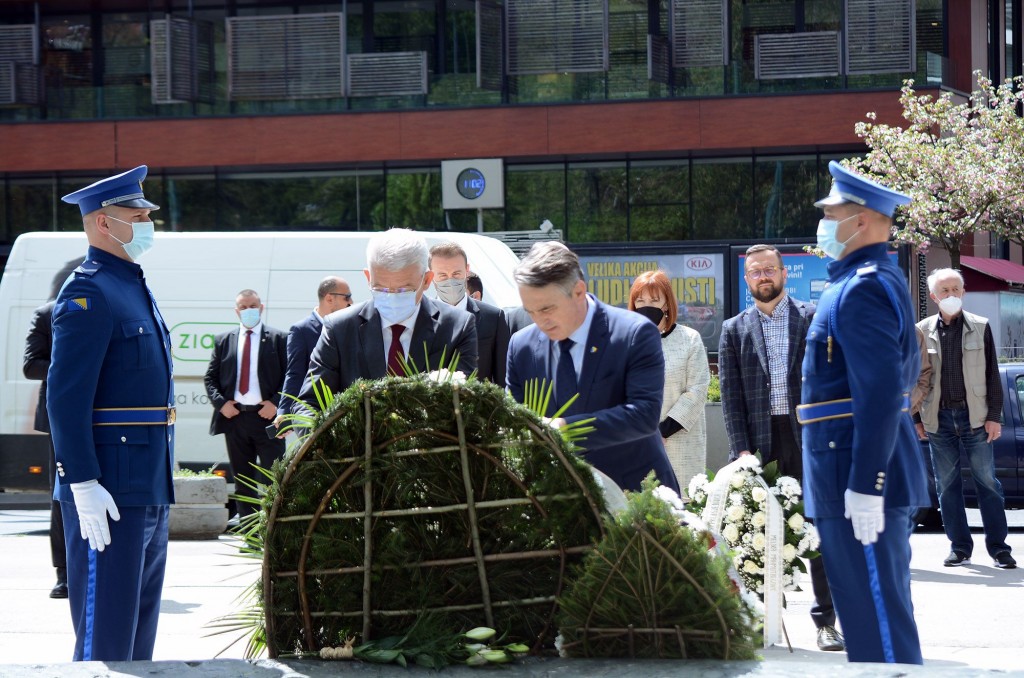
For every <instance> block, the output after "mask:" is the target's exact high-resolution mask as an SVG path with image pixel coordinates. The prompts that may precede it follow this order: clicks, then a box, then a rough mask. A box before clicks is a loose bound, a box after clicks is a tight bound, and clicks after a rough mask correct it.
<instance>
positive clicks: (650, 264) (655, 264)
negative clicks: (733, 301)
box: [580, 253, 725, 352]
mask: <svg viewBox="0 0 1024 678" xmlns="http://www.w3.org/2000/svg"><path fill="white" fill-rule="evenodd" d="M580 263H581V264H582V265H583V273H584V274H585V276H586V279H587V287H588V289H589V291H590V293H591V294H593V295H594V296H595V297H597V298H598V299H600V300H601V301H603V302H605V303H607V304H611V305H612V306H618V307H620V308H626V306H627V305H628V303H629V289H630V287H632V285H633V281H634V280H635V279H636V277H637V276H638V275H640V274H641V273H643V272H645V271H654V270H657V269H659V268H660V269H661V270H663V271H665V273H666V274H667V275H668V277H669V279H670V280H671V281H672V289H673V292H674V293H675V295H676V300H677V301H678V303H679V319H678V321H677V322H679V323H680V324H682V325H686V326H688V327H692V328H693V329H695V330H697V332H699V333H700V335H701V337H703V339H704V345H705V346H706V347H707V349H708V351H711V352H717V351H718V337H719V334H720V333H721V329H722V320H723V317H724V301H725V296H724V290H725V272H724V270H723V269H724V265H725V255H723V254H721V253H710V254H648V253H644V254H633V255H630V254H615V255H608V256H603V255H602V256H590V255H586V254H583V253H581V254H580Z"/></svg>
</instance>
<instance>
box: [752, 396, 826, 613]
mask: <svg viewBox="0 0 1024 678" xmlns="http://www.w3.org/2000/svg"><path fill="white" fill-rule="evenodd" d="M770 457H771V458H770V459H765V460H764V463H765V464H767V463H768V462H769V461H772V460H776V461H778V464H779V472H780V473H782V474H783V475H787V476H793V477H794V478H796V479H797V480H799V481H801V482H803V479H804V458H803V450H802V449H801V445H800V441H799V440H797V437H796V433H795V432H794V431H793V425H792V422H791V420H790V418H789V415H781V416H775V415H773V416H772V450H771V455H770ZM809 562H810V575H811V589H812V590H813V591H814V605H812V606H811V619H813V620H814V625H815V626H817V627H818V628H819V629H820V628H821V627H823V626H835V625H836V608H835V606H834V605H833V604H832V591H831V590H830V589H829V587H828V578H827V577H826V576H825V554H824V553H822V554H821V555H820V556H818V557H817V558H811V559H810V561H809Z"/></svg>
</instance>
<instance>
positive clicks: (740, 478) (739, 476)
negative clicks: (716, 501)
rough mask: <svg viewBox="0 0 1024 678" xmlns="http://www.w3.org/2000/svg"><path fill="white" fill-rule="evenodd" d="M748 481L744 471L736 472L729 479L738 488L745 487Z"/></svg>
mask: <svg viewBox="0 0 1024 678" xmlns="http://www.w3.org/2000/svg"><path fill="white" fill-rule="evenodd" d="M745 482H746V478H745V477H744V474H743V473H734V474H732V478H731V479H730V480H729V484H730V485H732V486H733V487H735V488H736V489H737V490H738V489H740V488H741V487H743V483H745Z"/></svg>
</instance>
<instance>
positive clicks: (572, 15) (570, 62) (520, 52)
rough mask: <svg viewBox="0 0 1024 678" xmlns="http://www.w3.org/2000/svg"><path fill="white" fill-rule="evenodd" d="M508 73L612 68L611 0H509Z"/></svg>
mask: <svg viewBox="0 0 1024 678" xmlns="http://www.w3.org/2000/svg"><path fill="white" fill-rule="evenodd" d="M505 34H506V41H505V44H506V46H507V48H506V49H507V51H506V55H507V56H506V58H507V62H508V63H507V68H506V70H507V72H508V74H509V75H539V74H544V73H594V72H601V71H607V70H608V0H506V3H505Z"/></svg>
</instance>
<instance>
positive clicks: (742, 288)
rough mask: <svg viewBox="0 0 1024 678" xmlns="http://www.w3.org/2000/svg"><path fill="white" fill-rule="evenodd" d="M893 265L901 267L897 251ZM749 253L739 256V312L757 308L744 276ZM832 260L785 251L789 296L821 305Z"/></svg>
mask: <svg viewBox="0 0 1024 678" xmlns="http://www.w3.org/2000/svg"><path fill="white" fill-rule="evenodd" d="M889 257H890V259H892V263H894V264H898V263H899V261H898V259H897V254H896V252H889ZM746 259H747V256H746V254H742V253H741V254H740V255H739V256H738V257H737V269H736V270H737V271H739V284H738V285H736V302H737V306H736V308H737V309H738V311H737V312H739V311H742V310H743V309H745V308H748V307H750V306H753V305H754V298H753V297H752V296H750V287H749V286H748V285H747V282H746V279H745V278H744V277H743V271H745V270H746V269H745V267H744V265H745V263H746ZM830 261H832V260H831V259H829V258H827V257H826V258H821V257H817V256H815V255H813V254H808V253H807V252H789V253H787V252H783V253H782V263H783V264H784V265H785V267H786V274H787V277H786V293H787V294H789V295H790V296H792V297H793V298H794V299H800V300H802V301H810V302H812V303H815V304H816V303H818V299H820V298H821V293H822V291H823V290H824V289H825V285H826V284H827V283H828V269H827V268H826V267H827V266H828V263H829V262H830Z"/></svg>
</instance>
